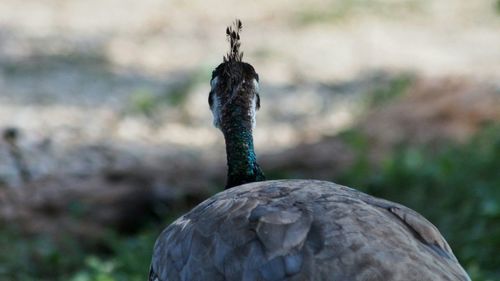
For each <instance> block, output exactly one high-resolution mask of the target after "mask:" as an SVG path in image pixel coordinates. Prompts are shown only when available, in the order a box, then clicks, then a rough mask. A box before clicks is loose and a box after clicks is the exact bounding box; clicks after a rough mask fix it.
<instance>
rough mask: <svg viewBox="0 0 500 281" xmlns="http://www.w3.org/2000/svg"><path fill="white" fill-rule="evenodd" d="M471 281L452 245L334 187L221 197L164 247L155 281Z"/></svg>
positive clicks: (417, 221) (385, 207)
mask: <svg viewBox="0 0 500 281" xmlns="http://www.w3.org/2000/svg"><path fill="white" fill-rule="evenodd" d="M154 280H158V281H188V280H189V281H196V280H213V281H217V280H262V281H271V280H272V281H278V280H317V281H321V280H336V281H368V280H370V281H379V280H380V281H382V280H384V281H396V280H406V281H444V280H449V281H459V280H463V281H467V280H470V279H469V277H468V276H467V274H466V273H465V271H464V270H463V268H462V267H461V266H460V264H459V263H458V262H457V259H456V258H455V256H454V255H453V252H452V251H451V249H450V247H449V246H448V244H447V243H446V241H445V239H444V238H443V237H442V235H441V234H440V233H439V231H438V230H437V228H436V227H434V226H433V225H432V224H431V223H430V222H429V221H427V220H426V219H425V218H424V217H422V216H421V215H419V214H418V213H416V212H415V211H413V210H411V209H409V208H406V207H404V206H402V205H399V204H396V203H393V202H390V201H387V200H382V199H378V198H375V197H372V196H369V195H367V194H364V193H361V192H359V191H356V190H354V189H351V188H348V187H344V186H340V185H336V184H334V183H330V182H323V181H312V180H307V181H306V180H280V181H265V182H256V183H251V184H246V185H242V186H238V187H235V188H232V189H229V190H226V191H224V192H221V193H219V194H217V195H215V196H213V197H211V198H209V199H208V200H206V201H205V202H203V203H201V204H200V205H198V206H197V207H196V208H194V209H193V210H192V211H191V212H189V213H187V214H186V215H184V216H182V217H181V218H179V219H178V220H176V221H175V222H174V223H173V224H171V225H170V226H169V227H168V228H166V229H165V230H164V232H163V233H162V234H161V235H160V237H159V238H158V240H157V242H156V244H155V248H154V254H153V262H152V265H151V274H150V281H154Z"/></svg>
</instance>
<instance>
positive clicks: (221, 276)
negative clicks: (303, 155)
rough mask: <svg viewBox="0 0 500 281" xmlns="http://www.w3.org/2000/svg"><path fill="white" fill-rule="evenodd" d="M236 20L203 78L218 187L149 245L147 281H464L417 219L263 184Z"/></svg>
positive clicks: (253, 83) (253, 97)
mask: <svg viewBox="0 0 500 281" xmlns="http://www.w3.org/2000/svg"><path fill="white" fill-rule="evenodd" d="M241 29H242V24H241V21H240V20H236V21H235V23H234V24H233V25H232V26H230V27H228V28H227V29H226V35H227V37H228V40H229V43H230V50H229V52H228V53H227V54H226V55H225V56H224V57H223V62H222V63H221V64H220V65H219V66H217V68H215V70H214V71H213V73H212V79H211V91H210V93H209V106H210V109H211V111H212V114H213V118H214V119H213V123H214V125H215V127H217V128H219V129H220V130H221V131H222V133H223V135H224V139H225V143H226V154H227V164H228V173H227V182H226V189H225V190H224V191H222V192H219V193H217V194H215V195H214V196H212V197H210V198H208V199H207V200H205V201H204V202H202V203H200V204H199V205H198V206H196V207H194V208H193V209H192V210H191V211H189V212H188V213H186V214H184V215H183V216H181V217H180V218H178V219H177V220H175V221H174V222H173V223H171V224H170V225H169V226H168V227H167V228H165V229H164V230H163V232H162V233H161V234H160V235H159V237H158V238H157V240H156V242H155V245H154V248H153V255H152V261H151V266H150V272H149V281H188V280H190V281H198V280H211V281H219V280H220V281H222V280H243V281H251V280H259V281H281V280H283V281H285V280H287V281H288V280H289V281H295V280H296V281H298V280H315V281H326V280H334V281H382V280H384V281H401V280H405V281H431V280H432V281H445V280H447V281H470V277H469V276H468V275H467V273H466V271H465V270H464V269H463V267H462V266H461V265H460V263H459V262H458V260H457V258H456V257H455V255H454V254H453V252H452V250H451V248H450V246H449V245H448V243H447V242H446V240H445V239H444V238H443V236H442V235H441V233H440V232H439V230H438V229H437V228H436V227H435V226H434V225H433V224H432V223H431V222H429V221H428V220H427V219H425V218H424V217H423V216H422V215H420V214H418V213H417V212H415V211H413V210H411V209H410V208H407V207H405V206H403V205H401V204H398V203H394V202H391V201H388V200H384V199H380V198H376V197H373V196H370V195H368V194H365V193H362V192H360V191H357V190H355V189H352V188H350V187H346V186H342V185H338V184H335V183H332V182H327V181H320V180H299V179H282V180H266V179H265V176H264V174H263V172H262V170H261V168H260V167H259V165H258V164H257V159H256V155H255V152H254V146H253V139H252V132H253V130H254V128H255V125H256V124H255V123H256V122H255V115H256V111H257V110H258V109H259V107H260V97H259V76H258V74H257V73H256V71H255V69H254V68H253V66H251V65H250V64H248V63H245V62H243V61H242V57H243V53H242V52H240V50H239V49H240V32H241Z"/></svg>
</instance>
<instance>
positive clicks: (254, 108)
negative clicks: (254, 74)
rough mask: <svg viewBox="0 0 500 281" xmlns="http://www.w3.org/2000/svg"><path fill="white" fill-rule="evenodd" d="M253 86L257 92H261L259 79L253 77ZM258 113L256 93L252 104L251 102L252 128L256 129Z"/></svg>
mask: <svg viewBox="0 0 500 281" xmlns="http://www.w3.org/2000/svg"><path fill="white" fill-rule="evenodd" d="M253 87H254V91H255V93H258V92H259V82H257V79H253ZM256 115H257V94H255V95H254V96H253V98H252V101H251V104H250V117H251V120H252V129H255V126H256V124H257V120H256Z"/></svg>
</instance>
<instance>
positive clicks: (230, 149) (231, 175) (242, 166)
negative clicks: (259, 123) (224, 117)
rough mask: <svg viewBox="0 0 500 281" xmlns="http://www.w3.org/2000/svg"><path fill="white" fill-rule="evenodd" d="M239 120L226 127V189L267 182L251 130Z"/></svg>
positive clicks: (231, 121)
mask: <svg viewBox="0 0 500 281" xmlns="http://www.w3.org/2000/svg"><path fill="white" fill-rule="evenodd" d="M238 119H240V118H233V119H231V120H230V121H229V124H225V125H226V126H224V127H226V129H225V130H224V132H223V133H224V138H225V140H226V153H227V166H228V172H227V183H226V189H228V188H231V187H233V186H237V185H241V184H245V183H249V182H255V181H263V180H265V177H264V174H263V173H262V170H261V169H260V167H259V164H257V158H256V156H255V151H254V147H253V137H252V131H251V128H248V127H247V126H245V125H244V122H242V120H238Z"/></svg>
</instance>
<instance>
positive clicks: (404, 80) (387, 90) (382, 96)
mask: <svg viewBox="0 0 500 281" xmlns="http://www.w3.org/2000/svg"><path fill="white" fill-rule="evenodd" d="M413 81H414V77H413V76H412V75H410V74H403V75H399V76H396V77H394V78H393V79H391V80H390V81H389V83H387V84H384V85H382V86H379V87H377V88H375V89H374V90H373V92H371V93H370V94H369V95H368V96H367V105H368V107H376V106H380V105H382V104H384V103H387V102H389V101H391V100H392V99H394V98H396V97H399V96H401V95H404V94H405V93H406V92H407V90H408V89H409V88H410V86H411V84H412V82H413Z"/></svg>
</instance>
